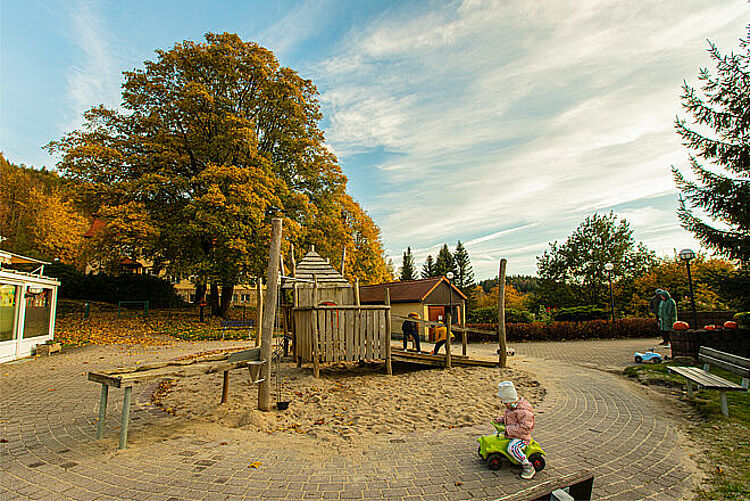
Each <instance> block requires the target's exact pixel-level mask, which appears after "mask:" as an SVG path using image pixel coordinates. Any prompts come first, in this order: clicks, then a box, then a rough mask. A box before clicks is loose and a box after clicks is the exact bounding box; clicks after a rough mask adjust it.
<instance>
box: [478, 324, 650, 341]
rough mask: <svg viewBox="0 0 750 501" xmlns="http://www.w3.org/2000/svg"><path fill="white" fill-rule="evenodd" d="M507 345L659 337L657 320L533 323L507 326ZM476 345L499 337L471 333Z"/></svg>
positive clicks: (483, 327)
mask: <svg viewBox="0 0 750 501" xmlns="http://www.w3.org/2000/svg"><path fill="white" fill-rule="evenodd" d="M466 327H468V328H470V329H471V328H474V329H480V330H486V331H497V324H466ZM505 333H506V336H507V339H508V341H566V340H575V339H613V338H614V339H616V338H640V337H656V336H657V331H656V319H653V318H624V319H621V320H615V321H614V322H610V321H608V320H590V321H588V322H550V323H544V322H533V323H528V324H522V323H509V324H506V326H505ZM468 337H469V339H471V340H474V341H494V340H497V335H496V334H478V333H473V332H469V333H468Z"/></svg>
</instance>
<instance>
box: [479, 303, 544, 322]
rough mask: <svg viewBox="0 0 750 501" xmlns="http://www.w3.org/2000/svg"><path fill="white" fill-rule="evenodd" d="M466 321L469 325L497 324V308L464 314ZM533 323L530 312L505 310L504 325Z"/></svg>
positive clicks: (480, 309)
mask: <svg viewBox="0 0 750 501" xmlns="http://www.w3.org/2000/svg"><path fill="white" fill-rule="evenodd" d="M466 321H467V322H471V323H478V324H482V323H493V322H497V306H491V307H489V308H476V309H474V310H471V311H470V312H468V313H467V314H466ZM533 321H534V314H533V313H531V312H530V311H524V310H516V309H513V308H506V309H505V323H529V322H533Z"/></svg>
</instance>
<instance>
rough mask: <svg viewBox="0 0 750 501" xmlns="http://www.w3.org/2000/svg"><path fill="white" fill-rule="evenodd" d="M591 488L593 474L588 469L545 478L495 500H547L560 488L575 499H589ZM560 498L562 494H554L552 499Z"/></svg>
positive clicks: (580, 500)
mask: <svg viewBox="0 0 750 501" xmlns="http://www.w3.org/2000/svg"><path fill="white" fill-rule="evenodd" d="M593 488H594V475H592V474H591V472H590V471H588V470H581V471H579V472H578V473H571V474H569V475H562V476H560V477H556V478H552V479H550V480H545V481H544V482H541V483H538V484H535V485H532V486H530V487H527V488H525V489H522V490H520V491H518V492H515V493H513V494H509V495H507V496H504V497H501V498H498V499H496V500H495V501H549V499H550V497H551V496H552V494H553V493H555V494H557V492H558V491H560V490H561V489H567V491H566V493H567V494H569V496H570V497H572V498H573V499H575V501H582V500H583V501H591V492H592V490H593ZM560 498H562V496H556V497H555V498H554V499H560Z"/></svg>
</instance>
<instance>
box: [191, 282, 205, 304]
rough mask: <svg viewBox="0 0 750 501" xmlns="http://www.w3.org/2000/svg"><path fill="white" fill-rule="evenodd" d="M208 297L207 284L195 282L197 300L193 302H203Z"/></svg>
mask: <svg viewBox="0 0 750 501" xmlns="http://www.w3.org/2000/svg"><path fill="white" fill-rule="evenodd" d="M205 298H206V284H204V283H201V282H198V283H197V284H195V300H194V301H193V304H201V301H203V300H204V299H205Z"/></svg>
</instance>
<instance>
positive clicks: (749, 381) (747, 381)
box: [742, 377, 750, 388]
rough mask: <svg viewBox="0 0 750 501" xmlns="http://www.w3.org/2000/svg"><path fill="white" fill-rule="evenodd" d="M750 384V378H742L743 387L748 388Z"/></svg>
mask: <svg viewBox="0 0 750 501" xmlns="http://www.w3.org/2000/svg"><path fill="white" fill-rule="evenodd" d="M749 386H750V378H746V377H743V378H742V387H743V388H748V387H749Z"/></svg>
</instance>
